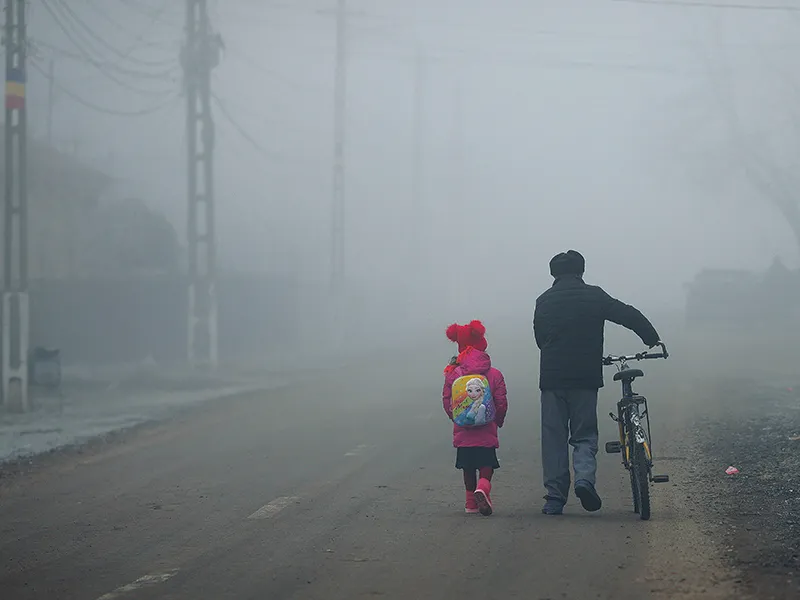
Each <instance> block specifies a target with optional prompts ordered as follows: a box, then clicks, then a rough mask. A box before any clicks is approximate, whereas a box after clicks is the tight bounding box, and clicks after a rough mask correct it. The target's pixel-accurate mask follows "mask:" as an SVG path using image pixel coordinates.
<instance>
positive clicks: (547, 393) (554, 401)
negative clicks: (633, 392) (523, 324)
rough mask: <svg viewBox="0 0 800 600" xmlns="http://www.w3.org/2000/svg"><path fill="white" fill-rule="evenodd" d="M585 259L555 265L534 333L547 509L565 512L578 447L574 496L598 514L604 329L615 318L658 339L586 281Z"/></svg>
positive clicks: (571, 254)
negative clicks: (599, 399) (540, 397)
mask: <svg viewBox="0 0 800 600" xmlns="http://www.w3.org/2000/svg"><path fill="white" fill-rule="evenodd" d="M585 265H586V262H585V260H584V258H583V256H581V254H580V253H579V252H576V251H575V250H570V251H568V252H562V253H561V254H558V255H556V256H554V257H553V258H552V260H551V261H550V274H551V275H552V276H553V278H554V279H555V281H554V282H553V286H552V287H551V288H550V289H548V290H547V291H546V292H544V293H543V294H542V295H541V296H539V298H537V300H536V309H535V311H534V315H533V332H534V336H535V338H536V345H537V346H538V347H539V349H540V350H541V358H540V363H539V364H540V372H539V388H540V389H541V392H542V466H543V470H544V487H545V490H546V492H547V493H546V495H545V497H544V498H545V505H544V508H543V509H542V512H543V513H544V514H547V515H560V514H561V513H562V512H563V510H564V504H566V502H567V497H568V495H569V486H570V472H569V446H572V447H573V453H572V462H573V468H574V471H575V495H576V496H577V497H578V499H579V500H580V501H581V505H582V506H583V508H584V509H586V510H588V511H596V510H600V507H601V506H602V500H601V499H600V496H599V494H598V493H597V490H596V489H595V474H596V471H597V458H596V455H597V442H598V432H597V394H598V390H599V389H600V388H601V387H603V366H602V358H603V332H604V329H605V322H606V321H611V322H613V323H617V324H618V325H622V326H623V327H626V328H628V329H630V330H632V331H633V332H634V333H636V334H637V335H638V336H639V337H640V338H641V339H642V341H643V342H644V343H645V344H646V345H648V346H649V347H653V346H655V345H656V344H658V343H659V339H660V338H659V336H658V333H657V332H656V330H655V328H654V327H653V325H652V324H651V323H650V321H648V320H647V318H646V317H645V316H644V315H643V314H642V313H641V312H639V311H638V310H637V309H635V308H634V307H632V306H629V305H627V304H624V303H622V302H620V301H619V300H616V299H614V298H612V297H611V296H609V295H608V294H607V293H606V292H605V291H603V290H602V289H601V288H599V287H596V286H592V285H587V284H586V283H584V281H583V273H584V270H585Z"/></svg>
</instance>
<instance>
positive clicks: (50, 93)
mask: <svg viewBox="0 0 800 600" xmlns="http://www.w3.org/2000/svg"><path fill="white" fill-rule="evenodd" d="M55 85H56V60H55V59H54V58H51V59H50V60H49V61H48V62H47V145H48V146H50V147H51V148H52V147H53V109H54V107H55V102H56V90H55Z"/></svg>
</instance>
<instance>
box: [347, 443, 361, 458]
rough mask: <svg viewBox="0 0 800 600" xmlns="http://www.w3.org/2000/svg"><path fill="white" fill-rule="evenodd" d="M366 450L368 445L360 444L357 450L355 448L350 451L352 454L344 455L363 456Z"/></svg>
mask: <svg viewBox="0 0 800 600" xmlns="http://www.w3.org/2000/svg"><path fill="white" fill-rule="evenodd" d="M366 448H367V445H366V444H359V445H358V446H356V447H355V448H353V449H352V450H350V452H345V453H344V455H345V456H358V455H359V454H361V453H362V452H363V451H364V450H366Z"/></svg>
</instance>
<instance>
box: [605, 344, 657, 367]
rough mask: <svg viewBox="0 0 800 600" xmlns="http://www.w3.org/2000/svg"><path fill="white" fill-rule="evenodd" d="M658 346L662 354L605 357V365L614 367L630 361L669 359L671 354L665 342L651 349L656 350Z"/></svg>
mask: <svg viewBox="0 0 800 600" xmlns="http://www.w3.org/2000/svg"><path fill="white" fill-rule="evenodd" d="M656 346H658V347H660V348H661V352H659V353H652V352H637V353H636V354H633V355H631V356H613V355H612V356H604V357H603V364H604V365H606V366H609V365H612V364H614V363H615V362H620V363H621V362H625V361H630V360H648V359H651V358H668V357H669V352H667V346H666V345H665V344H664V342H658V343H656V344H653V345H652V346H650V349H652V348H655V347H656Z"/></svg>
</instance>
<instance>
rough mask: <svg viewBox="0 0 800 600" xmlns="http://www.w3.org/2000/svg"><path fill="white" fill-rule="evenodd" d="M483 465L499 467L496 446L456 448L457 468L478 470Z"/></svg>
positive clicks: (493, 467)
mask: <svg viewBox="0 0 800 600" xmlns="http://www.w3.org/2000/svg"><path fill="white" fill-rule="evenodd" d="M481 467H491V468H492V469H499V468H500V463H499V462H497V450H495V449H494V448H482V447H475V448H456V469H464V470H465V471H477V470H478V469H480V468H481Z"/></svg>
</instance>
